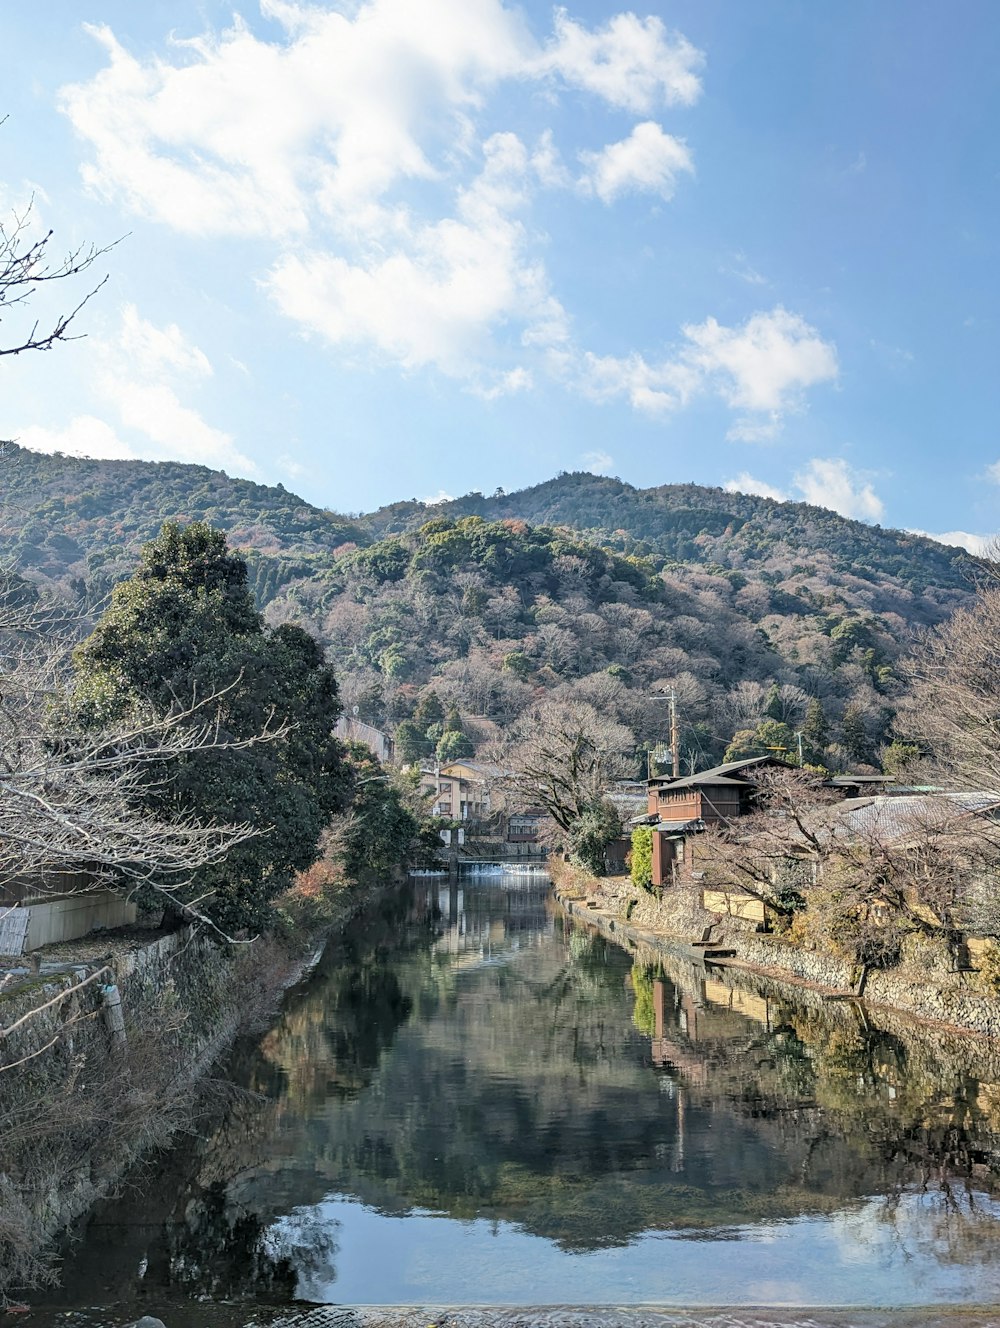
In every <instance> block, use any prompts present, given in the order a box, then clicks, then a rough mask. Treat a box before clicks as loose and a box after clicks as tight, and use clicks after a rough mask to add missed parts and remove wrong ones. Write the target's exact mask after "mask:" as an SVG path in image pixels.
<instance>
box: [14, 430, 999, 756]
mask: <svg viewBox="0 0 1000 1328" xmlns="http://www.w3.org/2000/svg"><path fill="white" fill-rule="evenodd" d="M0 466H2V468H3V469H2V471H0V474H2V478H3V480H4V494H5V502H4V504H3V508H2V509H0V557H4V558H5V559H6V560H7V561H8V563H11V564H13V565H14V566H16V567H17V568H18V569H20V570H21V571H22V572H23V573H24V575H25V576H27V577H28V578H29V579H32V580H34V581H36V582H39V583H42V584H45V583H48V584H50V585H54V586H56V587H57V588H59V589H60V590H61V591H62V592H63V593H64V594H65V593H69V594H77V595H83V596H84V597H85V599H86V600H87V601H89V602H90V603H91V604H94V603H96V602H98V601H99V600H100V598H102V597H103V595H104V594H106V592H107V589H108V587H109V586H110V584H112V583H113V582H114V581H115V580H116V579H118V578H119V577H120V576H122V575H124V574H127V572H128V570H129V569H130V566H131V563H132V560H133V559H134V556H135V551H136V549H137V547H138V545H139V544H141V543H142V542H143V541H144V540H145V539H147V538H149V537H150V536H152V535H153V534H155V532H156V531H157V530H158V528H159V526H160V524H161V522H162V521H163V520H165V519H168V518H176V519H181V520H188V519H200V520H205V521H208V522H210V523H211V524H213V525H215V526H217V527H219V528H220V529H222V530H224V531H225V532H226V533H227V535H228V536H229V538H230V540H231V542H232V543H233V544H234V545H236V546H238V547H240V548H243V549H244V550H246V551H247V555H248V561H249V564H250V568H251V575H252V578H253V583H254V588H255V591H256V593H257V596H258V601H259V603H260V604H261V605H262V607H264V608H265V611H266V613H267V615H268V617H269V618H270V620H271V621H273V622H279V621H287V620H295V621H301V622H303V623H304V624H306V625H307V626H309V627H310V628H311V629H312V630H314V631H315V632H316V633H317V634H318V635H319V636H320V637H321V639H323V640H324V642H325V643H326V644H327V645H328V647H329V648H330V651H331V656H332V658H333V660H334V662H335V664H336V666H337V669H338V672H339V674H340V676H341V679H342V686H343V691H344V695H345V699H346V700H347V703H348V704H349V705H351V706H352V707H353V706H357V707H358V713H359V715H360V716H361V717H362V718H364V719H367V720H369V721H370V722H372V723H375V724H378V725H379V726H383V727H387V728H390V729H392V728H394V727H396V726H397V725H399V724H400V723H402V722H403V721H406V720H412V717H413V714H414V711H415V709H417V708H418V707H420V705H421V702H422V701H426V700H427V695H428V693H429V691H431V690H433V691H434V692H435V693H436V694H437V696H438V699H439V700H441V701H443V702H444V703H445V705H453V706H454V707H455V708H456V709H457V711H458V712H459V713H460V715H461V718H462V722H463V724H464V726H465V728H466V731H467V734H468V736H469V737H470V739H471V741H472V743H473V744H474V745H481V744H484V743H486V742H488V740H489V739H490V738H492V737H493V736H494V735H495V734H496V732H497V730H498V728H502V727H504V726H505V725H507V724H509V723H510V722H511V720H512V719H514V718H515V717H516V716H517V715H518V714H520V713H521V711H522V710H524V709H525V707H527V706H529V705H531V704H532V703H533V702H534V701H535V700H537V699H538V698H539V697H540V696H541V695H548V694H551V695H555V696H559V697H563V698H567V699H575V700H583V701H587V702H588V703H590V704H592V705H594V706H596V707H597V708H598V709H599V710H601V711H602V712H603V713H606V714H609V715H611V716H612V717H614V718H616V719H617V720H619V722H622V723H624V724H626V725H627V726H628V727H629V728H630V729H631V730H632V732H633V733H634V734H635V735H636V738H637V740H638V741H640V742H641V741H644V740H648V739H650V738H656V737H659V736H662V732H663V726H664V720H663V713H662V711H663V706H662V701H659V700H654V699H652V698H653V694H654V693H655V692H659V691H662V690H663V689H664V688H666V687H673V688H674V689H675V690H676V692H677V695H678V698H679V701H680V706H681V715H682V723H683V743H682V745H683V746H684V748H685V751H686V752H688V753H689V754H690V755H691V757H692V759H694V760H697V761H698V762H699V763H704V762H705V761H708V760H710V759H715V758H717V757H718V756H719V755H720V754H721V752H722V750H723V749H724V747H725V746H726V744H727V743H728V741H729V740H730V738H731V737H732V735H733V733H734V732H735V731H737V730H744V729H747V728H750V729H752V728H753V727H754V726H755V724H757V723H758V722H759V721H760V720H761V719H762V718H763V717H764V715H765V712H766V714H767V715H768V716H770V717H771V718H774V719H777V720H779V721H781V722H787V724H788V725H789V726H790V727H791V728H792V729H794V728H795V727H796V726H801V725H802V724H803V722H804V719H805V714H806V710H807V707H808V705H809V702H810V700H814V701H815V700H818V701H819V702H820V703H821V706H822V709H823V716H822V722H823V724H824V725H826V726H827V728H828V731H829V732H828V736H829V737H830V738H831V739H833V740H834V742H835V743H837V742H839V743H840V745H841V747H842V748H843V749H844V750H846V751H847V754H848V756H849V758H850V759H852V760H855V761H857V760H863V759H867V760H873V759H874V758H875V755H876V752H877V749H878V748H879V746H880V745H881V744H882V743H883V742H884V741H885V740H886V738H887V735H888V734H889V730H890V725H891V720H892V714H893V697H894V695H895V693H896V691H897V690H898V687H899V682H898V679H897V677H896V673H897V664H898V660H899V657H900V654H901V652H902V651H903V650H904V649H905V648H906V646H907V643H908V642H909V641H910V640H911V639H912V638H913V636H914V634H915V633H917V632H919V630H920V629H922V628H925V627H927V626H928V625H932V624H934V623H936V622H939V621H941V620H942V619H943V618H944V617H946V616H947V615H948V613H949V612H950V611H951V610H952V609H953V608H954V607H955V606H956V605H958V604H961V603H963V602H965V601H966V600H967V599H968V598H969V596H970V593H971V590H972V587H973V578H974V575H975V573H976V569H977V567H978V564H977V562H976V560H975V559H973V558H971V557H970V555H969V554H967V553H966V552H965V551H964V550H961V549H952V548H946V547H945V546H943V545H940V544H937V543H935V542H934V541H932V540H929V539H927V538H925V537H922V536H916V535H909V534H906V533H904V532H900V531H892V530H883V529H881V528H880V527H878V526H869V525H865V524H864V523H861V522H857V521H849V520H847V519H845V518H844V517H841V516H838V515H837V514H836V513H833V512H830V511H827V510H826V509H823V508H817V507H811V506H809V505H807V504H803V503H780V502H776V501H774V500H772V499H767V498H759V497H755V496H753V495H747V494H732V493H727V492H724V491H723V490H721V489H711V488H705V487H701V486H698V485H691V484H685V485H664V486H661V487H659V488H652V489H636V488H633V487H632V486H630V485H628V484H624V483H622V482H621V481H620V480H615V479H609V478H603V477H599V476H593V475H588V474H571V475H561V476H559V477H557V478H556V479H554V480H550V481H548V482H547V483H545V484H540V485H536V486H534V487H532V488H529V489H525V490H522V491H521V492H519V493H513V494H505V493H502V492H499V491H498V492H497V493H496V494H494V495H493V496H492V497H488V498H487V497H484V496H483V495H482V494H475V493H474V494H469V495H466V496H465V497H464V498H458V499H455V500H452V501H449V502H447V503H443V504H435V505H433V506H428V505H426V504H423V503H418V502H413V501H411V502H401V503H396V504H393V505H391V506H388V507H384V508H381V509H379V511H377V512H373V513H369V514H367V515H365V516H360V517H357V518H348V517H344V516H340V515H338V514H336V513H333V512H329V511H325V510H323V509H320V508H317V507H315V506H312V505H311V504H309V503H306V502H304V501H303V500H301V499H300V498H298V497H296V496H295V495H294V494H291V493H288V492H287V491H286V490H285V489H284V488H282V487H281V486H280V485H279V486H275V487H271V486H267V485H259V484H254V483H251V482H249V481H245V480H234V479H230V478H229V477H228V476H226V475H223V474H220V473H219V472H214V471H210V470H208V469H206V468H205V467H201V466H187V465H181V464H179V463H159V464H154V463H148V462H131V461H128V462H125V461H120V462H113V461H81V460H75V459H72V458H67V457H60V456H41V455H38V454H35V453H31V452H28V451H25V450H24V449H21V448H17V447H15V446H13V445H8V446H7V448H6V451H5V454H4V456H3V457H2V459H0ZM425 709H426V706H425V707H424V708H423V709H419V710H418V713H419V714H423V713H424V710H425ZM413 731H414V730H413V726H412V725H411V727H410V737H411V738H412V736H413ZM421 734H422V730H421ZM418 736H420V735H418ZM421 740H422V738H421ZM841 755H842V753H841ZM831 759H838V753H837V751H836V750H834V751H833V753H832V757H831Z"/></svg>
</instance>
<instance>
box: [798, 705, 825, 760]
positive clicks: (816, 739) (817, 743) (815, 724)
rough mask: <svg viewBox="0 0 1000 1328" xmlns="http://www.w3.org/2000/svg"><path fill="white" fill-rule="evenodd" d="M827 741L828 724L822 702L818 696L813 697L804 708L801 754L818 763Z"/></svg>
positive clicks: (821, 758)
mask: <svg viewBox="0 0 1000 1328" xmlns="http://www.w3.org/2000/svg"><path fill="white" fill-rule="evenodd" d="M829 741H830V726H829V724H828V723H827V720H826V711H825V710H824V709H823V702H822V701H820V700H819V698H818V697H813V699H812V700H811V701H810V702H809V705H808V706H807V708H806V717H805V720H804V721H803V723H802V747H803V754H804V755H805V756H806V758H807V759H808V760H809V761H812V762H815V763H817V764H820V763H822V760H823V753H824V752H825V751H826V748H827V744H828V743H829Z"/></svg>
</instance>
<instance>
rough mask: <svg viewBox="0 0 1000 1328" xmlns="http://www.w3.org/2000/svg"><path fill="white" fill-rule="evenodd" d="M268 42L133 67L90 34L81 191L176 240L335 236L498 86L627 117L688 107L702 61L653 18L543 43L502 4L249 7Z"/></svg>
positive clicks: (231, 35)
mask: <svg viewBox="0 0 1000 1328" xmlns="http://www.w3.org/2000/svg"><path fill="white" fill-rule="evenodd" d="M261 10H262V13H263V14H264V16H265V17H267V18H272V19H274V20H275V21H276V22H277V23H278V24H280V25H281V27H282V28H283V30H284V31H283V34H282V37H281V38H280V39H278V40H273V41H268V40H264V39H262V38H260V37H257V36H255V35H254V34H253V33H252V32H251V31H250V29H249V28H248V27H247V26H246V24H245V23H243V22H242V21H241V20H240V19H239V18H236V19H234V21H233V25H232V27H230V28H229V29H228V30H226V31H223V32H221V33H209V34H206V35H204V36H202V37H199V38H196V39H193V40H189V41H175V43H174V49H175V52H176V54H175V55H174V58H173V59H172V60H170V59H164V58H152V59H146V60H142V59H139V58H137V57H136V56H133V55H132V54H130V53H129V52H128V51H126V50H125V48H124V47H123V46H122V45H121V43H120V42H119V41H118V40H117V38H116V37H115V35H114V33H113V32H112V30H111V29H110V28H109V27H107V26H94V25H90V26H89V27H88V31H89V32H90V33H91V34H92V35H93V36H94V37H95V39H96V40H97V41H98V42H99V43H100V44H101V45H102V46H103V47H104V49H105V51H106V52H107V57H108V63H107V65H106V67H105V68H104V69H102V70H101V71H100V72H99V73H98V74H97V75H96V76H95V77H94V78H93V79H91V80H90V81H89V82H86V83H77V84H73V85H69V86H67V87H65V88H63V89H62V93H61V105H62V108H63V110H64V111H65V112H66V114H67V115H68V116H69V117H70V119H71V121H72V123H73V125H74V127H75V129H76V130H77V132H78V133H79V134H80V136H81V137H82V138H84V139H85V140H86V141H88V142H89V143H90V145H91V147H92V149H93V154H94V155H93V158H92V160H91V161H90V162H89V163H88V164H87V165H86V167H85V168H84V176H85V179H86V181H87V183H88V184H89V185H90V186H91V187H92V188H93V189H94V190H95V191H97V192H98V193H100V194H103V195H105V196H113V197H116V198H119V199H121V200H122V201H123V202H124V203H125V204H126V205H127V206H129V207H130V208H132V209H133V210H134V211H136V212H138V213H139V214H140V215H143V216H147V217H151V218H154V219H156V220H158V221H161V222H164V223H165V224H167V225H169V226H172V227H174V228H175V229H177V230H180V231H184V232H189V233H209V234H236V235H239V234H256V235H264V236H273V235H284V236H289V235H295V234H304V233H306V232H307V231H308V230H309V229H310V226H311V225H312V224H313V223H314V222H315V220H316V218H317V213H319V214H325V215H326V216H327V217H328V218H332V219H333V220H335V221H337V222H339V223H342V224H346V225H347V226H348V227H349V226H350V225H351V223H352V221H357V219H358V216H359V212H361V211H362V210H363V209H364V207H365V206H366V205H368V204H371V203H373V202H376V201H377V200H379V199H380V198H382V197H383V196H384V195H385V193H386V192H387V191H388V190H389V189H390V188H391V187H392V186H393V185H395V184H396V183H397V182H398V181H400V180H406V179H420V180H428V181H434V180H438V179H440V178H441V177H442V175H443V173H445V172H446V170H447V169H448V160H449V158H450V157H452V156H453V155H454V153H455V150H456V147H457V149H458V151H459V153H461V152H462V151H463V150H467V149H468V148H469V147H470V146H472V145H474V141H475V130H474V119H473V117H474V114H475V112H476V110H477V109H478V108H479V107H481V106H482V105H483V104H484V103H485V101H486V99H487V97H488V96H489V94H490V93H491V92H492V91H494V90H495V89H496V87H497V86H498V85H499V84H500V83H502V82H503V81H505V80H509V81H513V80H516V81H519V82H539V81H541V82H544V83H551V82H552V81H553V80H554V81H555V83H556V84H557V85H559V84H565V85H568V86H570V87H573V88H580V89H583V90H584V91H586V92H589V93H591V94H593V95H595V96H598V97H601V98H603V99H604V100H605V101H607V102H609V103H610V104H611V105H613V106H617V107H622V108H624V109H627V110H632V111H636V112H639V113H642V112H648V111H649V110H652V109H654V108H655V107H656V106H659V105H675V104H681V105H690V104H691V103H693V102H694V101H695V100H696V99H697V97H698V95H699V92H700V86H701V85H700V82H699V79H698V77H697V70H698V69H699V68H700V66H701V64H702V56H701V54H700V53H699V52H698V51H696V50H695V49H694V47H692V46H691V44H690V43H689V42H687V41H686V40H685V39H684V38H683V37H682V36H680V35H678V34H670V33H668V32H667V31H666V29H665V28H664V26H663V24H662V22H661V21H660V20H659V19H657V18H648V19H638V18H637V17H636V16H635V15H634V14H630V13H625V14H618V15H616V16H614V17H613V18H611V19H610V20H609V21H608V23H607V24H605V26H604V27H603V28H601V29H599V30H596V31H592V30H590V29H587V28H584V27H583V26H581V25H580V24H578V23H576V22H574V21H573V20H571V19H569V18H568V17H567V15H566V13H565V11H562V10H557V11H556V15H555V22H554V31H553V36H552V38H551V40H550V42H549V43H548V45H547V46H543V45H541V44H539V43H538V41H537V40H536V39H535V38H534V37H533V36H532V34H531V33H530V32H529V30H528V28H527V26H526V25H525V23H524V20H523V19H522V17H521V15H520V12H519V11H518V10H516V9H514V8H512V7H511V8H508V7H507V6H506V5H505V4H504V3H502V0H362V2H361V3H357V4H354V5H352V6H351V7H350V9H349V11H348V12H345V13H342V12H338V11H336V10H329V9H322V8H319V7H313V6H306V5H297V4H288V3H275V0H264V3H262V5H261Z"/></svg>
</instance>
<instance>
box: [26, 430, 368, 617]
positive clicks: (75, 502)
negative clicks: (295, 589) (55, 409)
mask: <svg viewBox="0 0 1000 1328" xmlns="http://www.w3.org/2000/svg"><path fill="white" fill-rule="evenodd" d="M0 447H2V452H0V492H2V494H3V501H2V503H0V558H3V559H4V560H5V561H7V562H8V563H10V564H12V565H13V566H14V567H16V568H18V569H20V570H22V571H24V572H25V573H26V574H27V575H28V576H30V577H32V578H34V579H36V580H41V581H45V582H48V583H54V584H56V585H61V586H62V588H63V589H66V590H71V591H72V593H75V594H86V595H87V597H88V599H89V600H90V601H91V602H96V601H97V600H99V599H101V598H103V597H104V595H105V594H106V593H107V591H108V590H110V588H111V586H113V585H114V584H115V583H116V582H118V581H120V580H122V579H123V578H124V577H126V576H129V575H130V574H131V573H132V571H133V570H134V568H135V564H136V560H137V557H138V552H139V548H140V546H141V545H142V544H144V543H145V542H146V541H147V540H151V539H153V538H154V537H155V536H156V535H157V534H158V532H159V530H160V527H161V526H162V524H163V522H164V521H175V520H176V521H205V522H207V523H208V524H209V525H211V526H214V527H215V528H216V529H217V530H221V531H224V532H225V534H226V535H227V536H228V538H229V542H230V544H232V545H234V546H235V547H236V548H239V549H242V550H244V551H245V552H247V553H248V554H249V558H248V561H249V564H250V573H251V580H252V582H253V588H254V591H255V593H256V595H257V598H258V601H259V602H261V603H266V602H267V600H268V599H269V598H270V597H271V596H272V595H273V594H274V593H275V591H276V590H277V588H278V587H279V586H280V585H281V584H282V583H283V582H284V581H287V580H289V579H290V578H291V577H293V576H301V575H303V574H305V573H306V571H307V570H308V568H309V565H310V562H311V560H312V559H313V558H315V557H316V556H317V555H321V556H322V557H323V558H324V559H326V558H328V557H329V555H330V553H331V551H332V550H334V549H336V548H337V546H338V545H340V544H343V543H344V542H345V541H352V542H358V541H362V542H364V541H366V540H367V538H368V536H367V535H366V534H365V532H364V531H362V530H361V529H360V527H359V526H357V524H356V523H354V522H353V521H350V520H348V519H347V518H344V517H340V516H336V515H334V514H333V513H332V512H326V511H323V510H322V509H321V508H318V507H314V506H313V505H312V504H311V503H307V502H305V501H304V500H303V499H301V498H299V497H297V496H296V495H295V494H294V493H288V492H287V491H286V490H285V489H284V488H283V487H282V486H281V485H280V484H279V485H275V486H271V485H266V484H254V483H253V482H252V481H251V480H239V479H231V478H230V477H229V476H228V475H226V474H224V473H223V472H222V471H218V470H209V469H208V467H207V466H190V465H183V464H181V463H180V462H174V461H163V462H151V461H89V460H81V459H79V458H76V457H65V456H60V455H55V456H46V455H43V454H42V453H40V452H30V451H28V450H27V449H25V448H22V447H18V446H16V445H15V444H13V443H4V444H2V445H0Z"/></svg>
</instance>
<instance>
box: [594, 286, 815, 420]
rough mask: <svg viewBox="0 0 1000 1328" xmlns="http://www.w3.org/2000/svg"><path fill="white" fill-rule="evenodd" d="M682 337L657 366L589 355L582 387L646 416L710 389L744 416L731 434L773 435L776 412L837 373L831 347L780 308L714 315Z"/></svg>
mask: <svg viewBox="0 0 1000 1328" xmlns="http://www.w3.org/2000/svg"><path fill="white" fill-rule="evenodd" d="M683 333H684V337H685V342H684V343H683V344H682V345H681V346H680V347H679V348H678V349H677V350H676V351H675V352H674V353H673V354H672V355H670V356H668V357H667V358H665V359H664V360H661V361H660V362H659V363H653V364H650V363H649V361H647V360H646V359H645V358H644V357H643V356H641V355H631V356H628V357H625V358H617V357H614V356H606V357H598V356H594V355H589V356H587V357H586V359H585V364H584V374H583V380H582V386H583V389H584V390H585V391H586V392H587V393H588V394H589V395H590V396H591V397H593V398H594V399H596V400H599V401H606V400H612V399H613V398H615V397H617V396H627V397H628V399H629V400H630V401H631V403H632V405H633V406H634V407H635V408H636V409H638V410H642V411H645V412H647V413H649V414H654V415H657V414H660V415H662V414H664V413H666V412H669V411H673V410H676V409H677V408H678V407H681V406H684V405H686V404H687V403H688V401H690V400H691V398H692V397H693V396H694V395H695V394H696V393H699V392H714V393H715V394H716V395H718V396H720V397H721V398H722V399H723V400H724V401H725V402H726V403H727V405H729V406H732V407H734V408H736V409H739V410H741V411H745V412H751V414H750V415H746V416H743V417H742V418H741V419H740V420H739V421H738V422H737V423H736V424H735V425H734V426H733V428H732V430H731V431H730V437H733V438H737V439H741V440H743V441H761V440H762V439H766V438H770V437H773V436H774V435H775V434H776V433H777V432H778V430H779V428H780V426H781V421H782V417H783V416H784V414H785V413H786V412H788V411H790V410H798V409H801V406H802V401H803V394H804V391H805V389H806V388H808V387H812V386H815V385H816V384H817V383H821V382H825V381H830V380H832V379H834V378H836V376H837V356H836V351H835V349H834V347H833V346H832V345H831V344H830V343H829V342H826V341H824V340H823V339H822V338H821V336H820V335H819V333H818V332H817V331H816V329H815V328H813V327H810V326H809V324H808V323H807V322H805V320H804V319H802V318H800V317H799V316H798V315H797V314H790V313H789V312H788V311H787V310H786V309H782V308H781V307H780V306H779V307H778V308H776V309H773V310H771V311H770V312H769V313H755V314H753V315H752V316H751V317H750V318H749V319H748V320H747V321H746V322H745V323H744V324H743V325H742V326H741V327H723V326H722V325H721V324H720V323H718V322H717V321H716V320H715V319H714V318H709V319H707V320H706V321H705V322H704V323H701V324H689V325H688V326H686V327H685V328H684V329H683Z"/></svg>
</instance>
